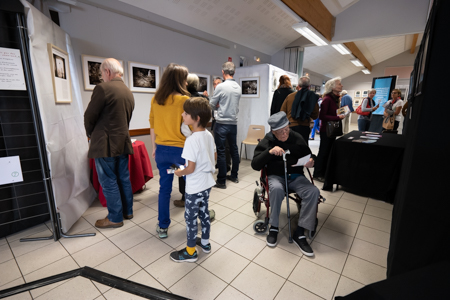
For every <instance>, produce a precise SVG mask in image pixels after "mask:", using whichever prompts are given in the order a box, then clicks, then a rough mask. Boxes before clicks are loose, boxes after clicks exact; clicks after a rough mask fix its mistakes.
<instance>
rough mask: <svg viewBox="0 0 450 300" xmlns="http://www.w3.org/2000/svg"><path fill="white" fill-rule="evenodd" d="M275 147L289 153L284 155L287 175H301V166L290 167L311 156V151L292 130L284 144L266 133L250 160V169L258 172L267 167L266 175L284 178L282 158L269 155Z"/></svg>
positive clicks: (270, 133)
mask: <svg viewBox="0 0 450 300" xmlns="http://www.w3.org/2000/svg"><path fill="white" fill-rule="evenodd" d="M275 146H278V147H280V148H283V149H284V150H288V149H289V151H290V152H291V153H290V154H287V155H286V162H287V172H288V174H303V166H300V167H292V165H295V164H296V163H297V161H298V159H299V158H302V157H303V156H306V155H308V154H311V150H310V149H309V147H308V145H307V144H306V142H305V141H304V140H303V138H302V136H301V135H300V134H299V133H297V132H295V131H293V130H291V131H290V132H289V137H288V139H287V140H286V141H285V142H281V141H279V140H278V139H277V138H276V137H275V136H274V135H273V134H272V132H269V133H267V134H266V136H265V137H264V138H263V139H262V140H261V141H260V142H259V144H258V145H257V146H256V149H255V154H254V156H253V160H252V168H253V169H254V170H256V171H259V170H261V169H262V168H264V166H265V165H267V175H279V176H284V162H283V156H276V155H272V154H270V153H269V151H270V150H271V149H272V148H273V147H275ZM311 156H312V155H311ZM313 158H314V157H313Z"/></svg>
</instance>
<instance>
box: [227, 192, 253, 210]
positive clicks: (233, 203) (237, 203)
mask: <svg viewBox="0 0 450 300" xmlns="http://www.w3.org/2000/svg"><path fill="white" fill-rule="evenodd" d="M250 199H251V198H250ZM249 202H250V201H249V200H247V201H245V200H242V199H239V198H237V197H235V196H234V195H232V196H229V197H227V198H225V199H223V200H222V201H220V202H219V204H220V205H222V206H225V207H228V208H229V209H232V210H236V209H238V208H240V207H242V206H243V205H248V204H249Z"/></svg>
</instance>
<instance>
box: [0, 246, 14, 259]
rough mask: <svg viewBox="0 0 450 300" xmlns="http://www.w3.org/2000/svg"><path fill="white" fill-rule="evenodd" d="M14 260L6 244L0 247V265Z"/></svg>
mask: <svg viewBox="0 0 450 300" xmlns="http://www.w3.org/2000/svg"><path fill="white" fill-rule="evenodd" d="M13 258H14V255H13V254H12V252H11V249H10V248H9V245H8V243H4V244H3V245H1V246H0V264H1V263H4V262H6V261H8V260H11V259H13Z"/></svg>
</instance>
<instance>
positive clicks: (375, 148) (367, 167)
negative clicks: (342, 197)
mask: <svg viewBox="0 0 450 300" xmlns="http://www.w3.org/2000/svg"><path fill="white" fill-rule="evenodd" d="M363 135H364V134H363V133H362V132H361V131H352V132H350V133H348V134H346V135H344V136H343V137H341V138H338V139H337V140H336V141H335V142H334V145H333V148H332V149H331V153H330V156H329V160H328V167H327V172H326V175H325V182H324V185H323V190H325V191H332V190H333V185H334V184H338V185H341V186H342V187H343V188H344V189H345V190H346V191H348V192H351V193H354V194H357V195H361V196H367V197H370V198H374V199H379V200H383V201H386V202H389V203H393V202H394V197H395V192H396V189H397V184H398V181H399V177H400V169H401V167H402V161H403V152H404V150H405V143H406V140H405V137H404V136H402V135H397V134H391V133H381V135H382V137H380V138H379V139H378V140H377V141H376V142H375V143H372V144H365V143H357V142H353V140H356V139H360V136H363ZM350 137H353V139H349V138H350Z"/></svg>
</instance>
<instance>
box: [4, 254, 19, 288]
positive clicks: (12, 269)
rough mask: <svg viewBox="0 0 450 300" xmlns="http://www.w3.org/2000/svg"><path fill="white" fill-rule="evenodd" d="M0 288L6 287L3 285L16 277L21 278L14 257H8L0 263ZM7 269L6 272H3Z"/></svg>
mask: <svg viewBox="0 0 450 300" xmlns="http://www.w3.org/2000/svg"><path fill="white" fill-rule="evenodd" d="M0 270H2V271H1V272H0V289H2V290H3V289H6V288H7V287H4V286H5V285H6V284H7V283H9V282H11V281H14V280H16V279H18V278H22V274H21V273H20V269H19V267H18V266H17V262H16V261H15V260H14V259H10V260H8V261H5V262H3V263H1V264H0ZM6 270H8V272H5V271H6Z"/></svg>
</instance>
